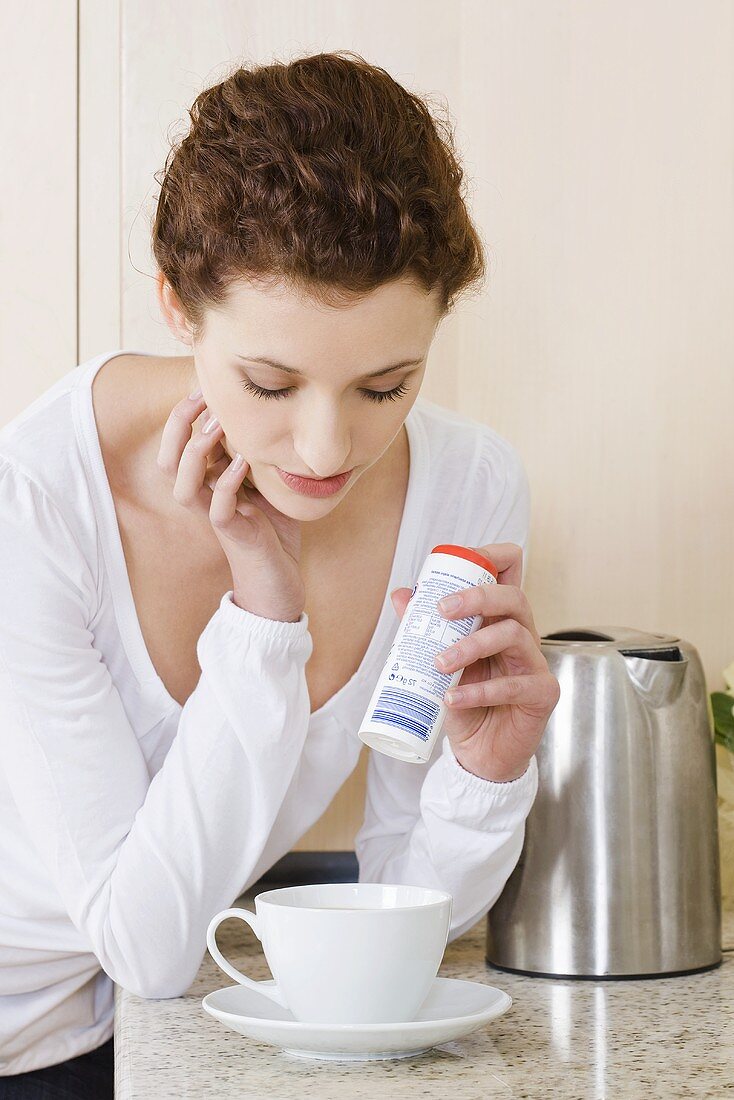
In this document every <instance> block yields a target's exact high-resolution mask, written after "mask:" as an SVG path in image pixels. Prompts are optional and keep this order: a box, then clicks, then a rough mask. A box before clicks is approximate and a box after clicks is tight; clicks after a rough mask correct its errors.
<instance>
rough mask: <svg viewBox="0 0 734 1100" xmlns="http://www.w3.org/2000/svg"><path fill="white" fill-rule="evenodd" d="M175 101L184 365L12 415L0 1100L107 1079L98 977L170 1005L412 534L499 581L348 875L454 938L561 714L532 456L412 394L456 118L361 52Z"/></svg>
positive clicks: (466, 233)
mask: <svg viewBox="0 0 734 1100" xmlns="http://www.w3.org/2000/svg"><path fill="white" fill-rule="evenodd" d="M190 114H191V120H192V126H191V129H190V132H189V134H188V135H187V136H186V138H185V139H184V140H183V141H182V142H181V143H180V145H178V146H177V147H176V148H175V149H174V150H172V155H171V156H170V157H169V161H168V163H167V166H166V172H165V175H164V178H163V180H162V185H161V193H160V196H159V201H158V206H157V211H156V216H155V220H154V224H153V234H152V239H153V251H154V255H155V258H156V261H157V265H158V275H157V282H156V285H157V292H158V297H159V302H160V306H161V309H162V312H163V315H164V318H165V320H166V323H167V324H168V326H169V328H170V330H171V331H172V333H173V334H174V335H175V336H176V337H177V338H178V339H179V340H181V341H182V343H183V344H184V345H185V346H187V347H188V348H189V349H190V354H188V355H184V356H181V357H168V356H163V357H159V356H154V355H146V354H144V353H142V352H133V351H130V350H127V351H126V349H115V350H113V351H111V352H109V351H108V352H105V353H104V354H101V355H98V356H96V357H95V358H94V359H91V360H89V361H88V362H86V363H82V364H80V365H79V366H78V367H76V368H75V369H74V370H72V371H70V372H69V373H68V374H67V375H65V376H64V377H62V378H61V379H60V380H59V381H58V382H57V383H56V384H55V385H53V386H51V387H50V389H48V390H47V391H46V392H45V393H44V394H42V395H41V397H40V398H38V399H37V400H36V401H35V402H33V404H32V405H30V406H29V407H28V408H27V409H26V410H25V411H24V412H23V413H22V414H21V415H20V416H18V417H16V418H15V420H13V421H12V422H11V423H10V424H9V425H7V426H6V428H5V429H4V430H3V431H2V432H0V578H1V579H0V585H1V587H2V591H1V592H0V706H1V713H2V723H1V724H0V739H1V740H0V750H1V752H0V760H1V761H2V764H1V766H0V814H1V815H2V817H1V822H2V828H0V838H1V839H0V845H1V846H2V859H1V860H0V875H2V881H0V895H1V896H2V897H3V905H2V915H1V916H0V1096H13V1097H19V1096H23V1097H34V1096H42V1095H46V1093H45V1092H43V1089H44V1088H45V1087H46V1084H45V1082H48V1081H52V1082H53V1083H54V1084H56V1085H57V1087H58V1088H59V1089H63V1088H64V1087H66V1088H67V1093H66V1094H68V1095H70V1096H71V1095H73V1096H75V1097H80V1096H92V1095H93V1096H95V1097H99V1096H101V1095H104V1093H103V1091H101V1090H100V1081H99V1077H100V1071H101V1072H102V1073H103V1074H106V1081H107V1086H106V1087H107V1090H108V1091H107V1094H108V1095H112V1092H111V1089H112V1071H111V1063H110V1061H109V1056H110V1053H111V1044H112V1038H111V1037H112V1031H113V983H115V982H117V983H119V984H120V985H121V986H123V987H124V988H126V989H128V990H132V991H133V992H135V993H137V994H138V995H140V996H143V997H175V996H180V995H181V994H183V993H184V992H185V990H186V989H187V988H188V987H189V986H190V984H191V982H192V981H193V979H194V977H195V975H196V973H197V970H198V968H199V966H200V964H201V961H202V958H203V956H204V953H205V947H206V939H205V933H206V928H207V925H208V922H209V920H210V919H211V917H212V916H213V915H214V914H215V913H216V912H218V911H219V910H221V909H223V908H225V907H227V906H229V905H231V904H232V902H233V900H234V899H235V898H236V897H237V896H238V894H240V893H241V892H242V891H243V890H245V889H246V888H247V887H248V886H249V885H251V884H252V883H253V882H255V881H257V879H258V878H259V877H260V876H261V875H262V874H263V873H264V872H265V871H266V870H267V869H268V868H269V867H270V866H272V864H273V863H275V861H276V860H278V859H279V858H280V857H281V856H282V855H284V854H285V853H286V852H287V851H289V850H290V849H291V848H292V846H293V845H294V844H295V843H296V842H297V841H298V839H299V838H300V837H301V836H302V835H303V834H304V832H305V831H306V830H307V829H308V828H309V827H310V826H311V825H312V824H313V822H314V821H316V820H317V819H318V818H319V817H320V815H321V814H322V813H323V812H324V810H325V809H326V808H327V806H328V805H329V803H330V802H331V800H332V798H333V796H334V795H335V793H336V792H337V791H338V789H339V788H340V787H341V785H342V784H343V783H344V781H345V779H346V778H347V776H348V775H349V774H350V773H351V772H352V771H353V769H354V767H355V766H356V763H357V760H358V758H359V754H360V750H361V748H362V747H363V746H362V743H361V742H360V740H359V738H358V736H357V733H358V728H359V721H360V719H361V718H362V716H363V715H364V712H365V709H366V706H367V702H368V700H369V697H370V695H371V693H372V690H373V687H374V683H375V680H376V677H377V675H378V674H379V671H380V669H381V667H382V664H383V662H384V660H385V658H386V655H387V652H388V649H389V646H390V642H391V641H392V638H393V636H394V633H395V629H396V625H397V619H396V615H400V614H402V612H403V610H404V608H405V605H406V603H407V600H408V598H409V596H410V592H411V586H412V585H413V583H414V580H415V577H416V575H417V574H418V571H419V569H420V566H421V564H422V562H423V560H424V559H425V556H426V554H427V553H428V552H429V551H430V549H431V547H432V546H433V545H435V544H436V543H438V542H458V543H462V544H465V545H472V546H475V547H480V548H483V549H484V550H485V552H486V553H488V554H489V556H490V557H491V558H492V559H493V560H494V561H495V563H496V564H497V565H498V567H499V569H500V576H499V580H500V582H501V583H500V584H499V585H498V586H486V587H485V588H477V589H472V590H469V591H468V592H467V594H466V595H465V596H464V598H463V603H462V606H461V607H460V608H458V609H456V610H454V611H446V612H444V614H445V615H446V617H447V618H450V617H452V616H453V617H458V618H462V617H465V616H467V615H475V614H481V615H483V616H484V617H485V621H484V622H483V625H482V628H481V629H480V630H479V631H478V632H476V633H475V634H474V635H472V636H471V637H470V638H467V639H465V640H464V641H463V642H462V643H460V645H459V647H458V652H456V653H455V654H454V655H453V658H452V659H451V660H450V662H449V664H448V666H447V670H450V671H454V670H456V669H463V670H464V671H463V675H462V681H461V684H462V687H464V688H465V698H464V699H463V700H461V701H458V702H455V703H452V704H450V709H449V715H448V717H447V720H446V723H445V725H444V727H443V730H442V735H441V745H440V749H438V748H437V750H436V752H435V754H434V758H433V760H432V761H431V762H430V763H429V765H428V766H427V767H420V766H415V765H413V764H410V763H406V762H403V761H398V760H395V759H392V758H390V757H387V756H385V755H383V754H381V753H376V752H371V753H370V757H369V767H368V785H367V797H366V803H365V816H364V822H363V824H362V826H361V828H360V830H359V832H358V834H357V836H356V837H355V850H356V853H357V856H358V860H359V866H360V880H362V881H383V882H410V883H417V884H425V885H436V886H438V887H440V888H443V889H446V890H449V891H450V892H451V893H452V895H453V899H454V903H453V914H452V926H451V931H450V938H451V939H454V938H455V937H456V936H458V935H461V933H462V932H464V931H465V930H466V929H467V928H469V927H471V925H472V924H474V923H475V921H476V920H477V919H479V917H480V916H482V914H484V913H486V911H487V910H488V908H489V907H490V906H491V905H492V904H493V902H494V900H495V899H496V897H497V896H498V895H499V893H500V891H501V889H502V887H503V885H504V883H505V881H506V879H507V877H508V875H509V874H510V872H511V870H512V868H513V867H514V866H515V864H516V862H517V859H518V856H519V853H520V849H521V846H522V840H523V828H524V821H525V818H526V816H527V813H528V811H529V810H530V807H531V805H532V802H533V799H534V797H535V793H536V787H537V765H536V762H535V758H534V755H533V754H534V752H535V750H536V749H537V746H538V744H539V741H540V738H541V736H542V733H543V730H544V728H545V725H546V722H547V719H548V716H549V714H550V713H551V711H552V710H553V707H554V706H555V704H556V702H557V699H558V692H559V687H558V682H557V680H555V678H554V677H553V676H552V675H551V674H550V673H549V671H548V666H547V663H546V661H545V659H544V657H543V654H542V651H541V648H540V639H539V637H538V633H537V630H536V628H535V625H534V622H533V616H532V611H531V609H530V607H529V606H528V603H527V600H526V598H525V597H524V595H523V593H522V591H521V587H520V585H521V581H522V547H523V546H525V545H526V542H527V532H528V521H529V516H528V508H529V493H528V485H527V478H526V476H525V472H524V469H523V466H522V463H521V461H520V459H519V457H518V456H517V454H516V452H515V451H514V449H513V448H512V446H511V445H510V444H509V443H508V442H507V441H506V440H504V439H503V438H502V437H500V436H499V435H498V434H497V433H496V432H494V431H493V430H492V429H491V428H489V427H487V426H485V425H483V424H480V423H479V422H476V421H473V420H471V419H469V418H466V417H463V416H460V415H458V414H456V413H453V412H450V411H448V410H447V409H443V408H441V407H440V406H438V405H436V404H433V403H432V402H430V401H427V400H425V399H423V398H419V390H420V386H421V383H422V380H423V375H424V371H425V367H426V361H427V357H428V352H429V348H430V344H431V341H432V339H433V337H434V335H435V331H436V328H437V325H438V323H439V321H440V320H441V319H442V318H443V317H444V316H446V315H447V313H448V312H449V311H450V309H451V307H452V304H453V302H454V300H455V299H456V297H457V296H458V294H459V293H460V292H461V291H463V290H465V289H466V288H467V287H468V286H469V285H470V284H472V283H473V282H475V281H476V280H478V279H479V277H480V276H481V275H482V273H483V257H482V252H481V246H480V242H479V238H478V236H477V233H476V231H475V229H474V228H473V226H472V224H471V222H470V219H469V217H468V215H467V212H466V208H465V205H464V201H463V198H462V195H461V180H462V173H461V170H460V168H459V166H458V164H457V161H456V159H455V155H454V152H453V148H452V143H451V138H450V133H449V131H448V130H444V131H443V132H442V129H441V127H440V125H439V124H438V123H437V122H436V121H435V120H434V119H433V118H432V116H431V115H430V113H429V111H428V110H427V108H426V106H425V105H424V104H423V102H422V101H421V100H420V99H419V98H417V97H415V96H413V95H411V94H409V93H408V92H406V91H405V90H404V89H403V88H401V87H400V86H399V85H398V84H396V83H395V82H394V81H393V80H392V79H391V78H390V77H389V76H388V74H387V73H385V72H384V71H383V70H381V69H378V68H375V67H373V66H370V65H369V64H367V62H365V61H364V60H363V59H362V58H360V57H359V56H358V55H355V54H319V55H316V56H313V57H307V58H302V59H299V60H296V61H292V62H291V63H290V64H287V65H281V64H274V65H270V66H265V67H261V68H256V69H252V70H246V69H238V70H237V71H236V72H234V73H233V74H232V75H231V76H230V77H229V78H228V79H227V80H225V81H223V82H222V83H221V84H218V85H216V86H215V87H212V88H209V89H207V90H206V91H204V92H202V93H201V94H200V95H199V97H198V98H197V100H196V101H195V103H194V106H193V108H192V110H191V112H190ZM276 364H277V365H276ZM342 475H343V476H342ZM304 478H305V479H310V480H305V481H304V480H303V479H304ZM333 479H336V480H333ZM387 593H390V594H391V595H392V597H393V607H392V608H391V607H390V606H389V604H388V600H387ZM90 1056H92V1057H91V1061H90ZM95 1056H96V1060H95ZM85 1080H86V1081H87V1082H88V1083H87V1085H86V1086H85V1085H84V1083H83V1082H84V1081H85ZM3 1090H4V1091H3ZM56 1094H58V1095H62V1092H58V1093H56ZM56 1094H55V1095H56Z"/></svg>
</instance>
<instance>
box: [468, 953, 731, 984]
mask: <svg viewBox="0 0 734 1100" xmlns="http://www.w3.org/2000/svg"><path fill="white" fill-rule="evenodd" d="M484 961H485V964H486V966H487V967H488V968H491V969H492V970H501V971H503V972H504V973H505V974H522V975H523V977H525V978H555V979H557V980H560V981H564V982H637V981H641V980H642V979H645V980H647V979H650V978H682V977H685V975H686V974H703V973H705V972H706V971H707V970H716V969H717V967H719V966H721V963H722V961H723V957H722V958H720V959H719V960H718V962H715V963H708V964H707V965H706V966H694V967H692V968H691V969H690V970H666V971H664V972H662V973H661V972H660V971H656V972H655V973H654V974H545V973H543V972H541V971H539V970H519V969H517V968H516V967H513V966H500V965H499V964H498V963H495V962H491V961H490V960H489V959H487V958H485V960H484Z"/></svg>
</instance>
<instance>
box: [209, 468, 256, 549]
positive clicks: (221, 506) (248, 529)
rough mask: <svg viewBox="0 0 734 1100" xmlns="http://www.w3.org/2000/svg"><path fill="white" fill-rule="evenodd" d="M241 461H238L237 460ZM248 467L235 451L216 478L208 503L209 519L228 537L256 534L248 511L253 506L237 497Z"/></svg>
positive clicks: (244, 537)
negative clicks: (224, 468) (225, 467)
mask: <svg viewBox="0 0 734 1100" xmlns="http://www.w3.org/2000/svg"><path fill="white" fill-rule="evenodd" d="M240 459H241V460H242V461H239V460H240ZM249 469H250V466H249V463H248V462H247V461H245V460H244V459H242V455H240V454H237V453H235V454H234V456H233V458H232V461H231V462H230V463H229V465H228V466H227V469H226V470H225V471H224V473H222V474H220V476H219V477H218V478H217V483H216V485H215V486H214V491H213V492H212V496H211V502H210V505H209V519H210V520H211V524H212V526H213V527H215V528H216V529H217V531H221V532H222V533H223V534H226V535H227V536H228V537H230V538H235V539H248V538H252V537H253V535H255V534H256V529H255V528H254V527H253V525H252V522H251V517H250V516H249V515H248V512H250V511H253V512H254V510H255V509H254V506H253V505H248V504H247V503H244V504H243V502H242V501H240V500H238V498H237V491H238V489H239V488H240V486H241V485H242V482H243V481H244V479H245V476H246V474H247V473H248V471H249Z"/></svg>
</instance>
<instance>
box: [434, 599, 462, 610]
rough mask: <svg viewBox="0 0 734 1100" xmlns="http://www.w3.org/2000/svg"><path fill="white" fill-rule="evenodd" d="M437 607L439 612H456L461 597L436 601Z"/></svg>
mask: <svg viewBox="0 0 734 1100" xmlns="http://www.w3.org/2000/svg"><path fill="white" fill-rule="evenodd" d="M438 606H439V608H440V610H441V611H456V609H457V608H458V607H461V596H444V598H443V599H442V600H439V601H438Z"/></svg>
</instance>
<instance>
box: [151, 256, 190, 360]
mask: <svg viewBox="0 0 734 1100" xmlns="http://www.w3.org/2000/svg"><path fill="white" fill-rule="evenodd" d="M155 289H156V297H157V298H158V304H159V306H160V310H161V313H162V314H163V318H164V320H165V322H166V324H167V325H168V328H169V329H170V331H171V332H172V333H173V335H174V336H175V338H176V339H177V340H180V341H181V343H182V344H185V345H186V347H187V348H191V347H193V346H194V342H193V333H192V331H191V326H190V324H189V322H188V321H187V319H186V315H185V314H184V311H183V308H182V306H181V302H180V301H179V299H178V295H177V294H176V291H175V290H174V289H173V287H172V286H171V284H170V283H169V282H168V280H167V279H166V277H165V275H164V274H163V272H162V271H158V272H157V273H156V276H155Z"/></svg>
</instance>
